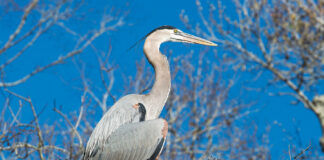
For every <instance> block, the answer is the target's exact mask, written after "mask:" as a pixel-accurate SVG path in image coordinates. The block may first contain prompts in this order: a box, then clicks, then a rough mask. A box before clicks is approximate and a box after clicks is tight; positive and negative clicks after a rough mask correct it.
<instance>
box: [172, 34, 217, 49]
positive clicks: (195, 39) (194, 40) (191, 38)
mask: <svg viewBox="0 0 324 160" xmlns="http://www.w3.org/2000/svg"><path fill="white" fill-rule="evenodd" d="M178 35H179V36H181V41H182V42H186V43H196V44H202V45H206V46H217V44H215V43H213V42H211V41H208V40H205V39H202V38H199V37H196V36H193V35H190V34H187V33H184V32H180V33H178Z"/></svg>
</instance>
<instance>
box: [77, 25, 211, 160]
mask: <svg viewBox="0 0 324 160" xmlns="http://www.w3.org/2000/svg"><path fill="white" fill-rule="evenodd" d="M166 41H174V42H186V43H198V44H203V45H210V46H216V44H214V43H212V42H210V41H207V40H204V39H201V38H198V37H195V36H192V35H189V34H186V33H184V32H182V31H181V30H178V29H176V28H174V27H171V26H162V27H159V28H157V29H155V30H153V31H152V32H151V33H149V34H148V35H147V36H146V40H145V43H144V53H145V56H146V58H147V59H148V61H149V62H150V64H151V65H152V66H153V68H154V70H155V82H154V84H153V87H152V89H151V91H150V92H149V93H148V94H145V95H139V94H131V95H127V96H124V97H122V98H121V99H120V100H118V101H117V102H116V103H115V104H114V105H113V106H112V107H111V108H110V109H109V110H108V111H107V112H106V113H105V114H104V116H103V117H102V119H101V120H100V121H99V123H98V124H97V126H96V127H95V129H94V130H93V132H92V134H91V136H90V138H89V140H88V143H87V147H86V150H85V153H84V156H83V159H85V160H90V159H91V160H99V159H103V160H106V159H108V160H146V159H149V160H151V159H157V158H158V157H159V154H160V153H161V151H162V149H163V144H164V141H165V138H166V134H167V131H168V125H167V122H166V121H165V120H163V119H157V118H158V117H159V115H160V113H161V111H162V109H163V106H164V105H165V102H166V100H167V98H168V95H169V92H170V88H171V75H170V69H169V63H168V60H167V58H166V57H165V56H164V55H163V54H161V52H160V50H159V48H160V45H161V43H163V42H166Z"/></svg>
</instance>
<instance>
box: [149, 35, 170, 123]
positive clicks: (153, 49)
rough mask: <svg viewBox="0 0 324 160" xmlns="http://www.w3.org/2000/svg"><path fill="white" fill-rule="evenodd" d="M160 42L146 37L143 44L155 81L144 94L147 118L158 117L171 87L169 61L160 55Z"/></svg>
mask: <svg viewBox="0 0 324 160" xmlns="http://www.w3.org/2000/svg"><path fill="white" fill-rule="evenodd" d="M160 44H161V42H158V41H154V40H150V39H147V40H146V42H145V44H144V53H145V55H146V57H147V59H148V60H149V62H150V63H151V64H152V65H153V68H154V71H155V81H154V84H153V88H152V90H151V91H150V92H149V93H148V94H146V95H145V96H144V99H145V102H147V104H146V105H147V107H148V108H147V110H148V114H147V119H148V120H149V119H155V118H157V117H159V115H160V113H161V111H162V109H163V107H164V105H165V103H166V101H167V99H168V96H169V92H170V88H171V75H170V68H169V62H168V60H167V58H166V56H164V55H162V54H161V52H160V50H159V48H160Z"/></svg>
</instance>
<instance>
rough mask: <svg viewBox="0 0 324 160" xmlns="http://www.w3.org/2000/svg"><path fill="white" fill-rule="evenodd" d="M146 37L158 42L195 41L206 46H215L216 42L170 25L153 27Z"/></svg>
mask: <svg viewBox="0 0 324 160" xmlns="http://www.w3.org/2000/svg"><path fill="white" fill-rule="evenodd" d="M146 37H147V38H148V39H151V40H154V41H158V42H159V43H163V42H167V41H172V42H183V43H195V44H202V45H207V46H217V44H215V43H213V42H211V41H208V40H205V39H202V38H199V37H196V36H193V35H190V34H187V33H184V32H182V31H181V30H180V29H177V28H175V27H172V26H161V27H158V28H156V29H154V30H153V31H152V32H150V33H149V34H147V36H146Z"/></svg>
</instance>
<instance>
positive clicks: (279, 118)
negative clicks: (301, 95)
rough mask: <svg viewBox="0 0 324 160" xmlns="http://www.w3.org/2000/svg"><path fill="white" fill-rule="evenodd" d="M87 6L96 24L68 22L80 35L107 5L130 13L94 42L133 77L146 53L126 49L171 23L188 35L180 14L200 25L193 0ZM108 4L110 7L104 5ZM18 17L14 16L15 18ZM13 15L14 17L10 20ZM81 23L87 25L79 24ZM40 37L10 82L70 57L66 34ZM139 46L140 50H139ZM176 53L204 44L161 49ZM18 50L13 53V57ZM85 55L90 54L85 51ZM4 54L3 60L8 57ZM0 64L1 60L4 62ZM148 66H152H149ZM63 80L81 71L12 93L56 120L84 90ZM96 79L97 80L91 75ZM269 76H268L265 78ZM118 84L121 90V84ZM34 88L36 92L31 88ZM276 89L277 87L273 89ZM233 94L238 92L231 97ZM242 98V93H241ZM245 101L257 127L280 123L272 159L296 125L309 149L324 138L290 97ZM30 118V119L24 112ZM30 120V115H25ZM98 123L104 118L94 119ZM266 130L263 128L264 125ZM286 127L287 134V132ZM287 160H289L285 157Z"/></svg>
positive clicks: (8, 26)
mask: <svg viewBox="0 0 324 160" xmlns="http://www.w3.org/2000/svg"><path fill="white" fill-rule="evenodd" d="M86 3H87V5H88V7H87V9H89V8H92V9H91V11H89V12H88V15H85V16H86V17H91V18H93V23H92V22H91V21H90V22H89V23H88V24H84V23H83V22H77V20H75V23H74V21H72V22H70V23H69V25H70V27H71V28H74V29H75V30H77V31H78V32H80V33H82V32H83V31H84V30H88V29H91V28H94V27H95V26H96V22H99V21H100V19H101V14H100V13H102V12H103V11H106V12H109V11H108V10H109V9H110V8H109V7H108V6H111V5H112V6H115V8H116V10H120V12H121V13H128V15H127V17H126V18H125V25H124V26H123V27H120V28H118V30H116V31H111V32H109V33H108V34H106V35H104V36H102V37H100V38H99V39H98V40H97V41H95V43H96V45H97V46H99V48H100V49H102V50H108V45H109V42H111V46H112V53H111V57H110V62H111V63H112V64H113V65H117V66H118V68H117V70H116V71H117V72H123V74H124V75H134V72H135V70H134V69H135V64H136V61H140V60H141V59H142V58H143V57H144V55H143V52H142V45H139V46H137V47H138V49H133V50H131V51H127V49H128V48H129V47H130V46H132V45H133V44H134V43H135V42H137V40H139V39H140V38H142V37H143V36H144V35H146V34H147V33H148V32H150V31H151V30H152V29H154V28H156V27H158V26H161V25H172V26H175V27H177V28H179V29H181V30H183V31H185V32H188V33H191V32H190V31H188V30H186V29H185V26H184V24H183V23H182V22H181V21H180V18H179V15H180V13H181V12H182V10H185V12H186V13H187V14H188V15H189V18H190V20H193V21H196V22H199V19H198V14H197V8H196V5H195V1H193V0H190V1H184V0H182V1H181V0H179V1H175V0H164V1H152V0H138V1H135V0H131V1H129V2H127V3H126V2H125V0H123V1H109V2H107V1H104V0H101V1H92V2H86ZM103 6H107V7H103ZM15 16H16V15H11V18H12V17H15ZM9 17H10V16H9ZM0 21H1V22H0V23H1V25H0V29H1V30H2V32H0V40H1V41H0V42H1V45H3V44H2V43H3V42H4V41H6V40H7V37H8V35H9V34H10V33H11V32H12V31H13V30H14V29H15V24H17V22H16V21H15V20H14V19H10V18H6V19H5V18H1V19H0ZM81 23H83V24H81ZM54 31H57V32H51V34H47V35H46V36H43V37H41V39H40V40H39V41H37V43H36V44H35V45H34V47H33V49H31V50H28V51H27V52H26V54H25V55H23V56H22V57H21V58H20V59H18V60H17V61H16V62H15V64H13V65H12V67H9V68H8V70H7V72H8V73H10V74H8V75H7V76H8V77H7V80H14V79H16V78H17V77H20V76H22V75H24V74H25V73H28V72H29V71H30V70H32V69H34V68H35V67H36V66H38V65H42V64H46V63H47V62H49V61H51V60H53V59H55V58H56V57H57V55H60V54H57V53H59V52H62V54H63V53H66V51H69V50H70V49H72V48H73V43H71V41H73V39H70V38H69V36H66V35H63V34H62V33H63V32H62V33H61V32H60V29H56V30H54ZM135 48H136V47H135ZM166 48H167V49H172V50H173V51H174V52H175V53H176V54H181V53H188V52H189V51H190V50H194V51H199V50H200V49H201V46H198V45H183V44H171V43H167V44H164V45H163V46H162V48H161V50H163V49H166ZM14 52H15V50H14V49H12V50H10V51H9V53H8V54H7V55H10V53H14ZM86 52H87V50H86ZM7 55H4V56H7ZM81 56H83V57H86V58H85V59H87V60H88V62H86V63H88V64H90V65H87V66H88V67H89V68H87V74H88V75H89V76H94V75H96V74H95V73H96V69H95V68H96V65H97V64H95V63H96V57H95V56H94V54H93V53H91V52H88V53H85V54H82V55H81ZM0 62H2V60H1V59H0ZM146 65H148V63H146ZM115 75H116V76H117V78H118V79H119V80H122V79H123V77H122V74H120V73H116V74H115ZM62 77H63V79H65V80H66V81H68V82H69V83H71V84H73V86H80V85H81V84H80V81H78V80H79V73H78V72H77V70H76V69H75V66H74V65H73V63H67V64H64V65H61V66H57V67H55V68H52V69H49V70H48V71H46V72H44V73H41V74H39V75H37V76H35V77H33V78H31V79H30V80H28V81H27V82H26V83H24V84H22V85H20V86H19V87H13V88H12V90H14V91H16V92H18V93H20V94H22V95H26V96H30V97H31V98H32V100H33V102H34V104H35V106H37V108H38V110H40V109H41V108H43V107H45V111H44V112H43V113H42V116H43V118H44V117H47V116H49V117H53V119H52V120H55V117H58V116H57V115H56V114H55V113H54V112H53V111H52V106H53V101H56V104H57V105H58V106H60V105H62V106H63V110H64V111H72V110H74V109H77V108H76V107H78V106H79V105H80V95H81V92H79V91H78V90H75V89H73V88H72V87H71V86H68V85H66V84H65V82H63V81H62ZM244 77H245V78H246V79H247V80H248V79H249V78H252V77H253V73H252V74H249V73H247V75H246V76H244ZM92 78H93V79H96V77H92ZM265 78H266V77H265ZM117 84H118V85H117V86H115V87H114V88H113V89H114V92H115V94H116V95H118V96H119V97H120V96H122V95H120V93H122V90H123V87H122V86H123V81H118V82H117ZM119 85H120V86H119ZM244 85H246V84H245V82H244V83H243V82H242V83H241V84H238V86H244ZM263 85H265V84H263ZM30 86H33V88H30ZM271 89H272V90H274V89H273V88H271ZM238 92H239V91H238ZM233 94H235V93H233ZM237 94H238V93H237ZM242 98H244V99H246V101H247V102H248V101H253V100H257V102H258V103H257V104H256V105H255V106H253V109H260V111H259V112H258V113H254V114H251V115H250V117H249V119H250V120H251V121H254V122H256V123H257V124H258V125H259V126H266V125H267V124H274V122H275V121H276V122H278V123H279V124H282V127H280V125H273V127H272V130H271V132H270V141H271V142H270V144H271V148H270V149H271V153H272V158H273V159H280V158H283V157H281V156H282V155H283V151H284V150H285V149H286V150H288V146H289V144H291V141H289V140H287V139H286V137H287V136H286V134H290V133H294V132H295V130H294V129H295V128H294V126H295V125H298V127H300V132H301V137H302V143H303V145H304V146H305V147H306V146H308V144H309V143H311V144H312V145H313V146H318V140H319V138H320V135H321V130H320V127H319V124H318V121H317V119H316V117H315V115H314V114H313V113H312V112H310V111H309V110H307V109H305V108H304V107H303V106H302V105H301V104H298V105H292V104H291V102H292V100H293V99H292V98H291V97H289V96H272V97H270V96H267V95H266V94H265V93H262V92H261V93H253V92H250V93H248V94H245V96H244V97H242ZM26 113H27V114H26V115H30V113H29V112H26ZM24 118H26V119H28V116H27V117H24ZM96 119H100V116H98V117H96ZM261 128H262V127H261ZM283 128H285V129H286V132H283ZM284 158H286V159H287V157H284Z"/></svg>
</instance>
